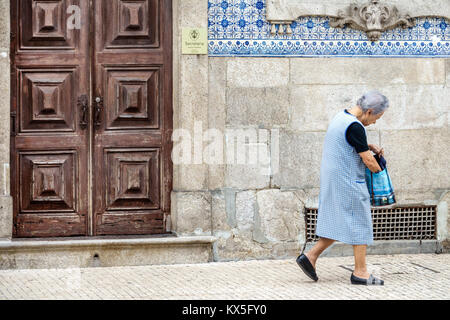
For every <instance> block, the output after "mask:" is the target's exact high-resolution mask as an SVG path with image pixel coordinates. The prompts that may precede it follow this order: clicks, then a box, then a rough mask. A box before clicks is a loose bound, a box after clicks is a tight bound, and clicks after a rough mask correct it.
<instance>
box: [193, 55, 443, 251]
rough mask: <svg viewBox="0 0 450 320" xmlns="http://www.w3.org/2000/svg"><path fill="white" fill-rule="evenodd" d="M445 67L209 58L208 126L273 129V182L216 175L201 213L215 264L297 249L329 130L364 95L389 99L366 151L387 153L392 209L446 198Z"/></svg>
mask: <svg viewBox="0 0 450 320" xmlns="http://www.w3.org/2000/svg"><path fill="white" fill-rule="evenodd" d="M449 63H450V59H424V58H420V59H411V58H409V59H396V58H383V59H367V58H351V59H349V58H312V59H311V58H242V57H227V58H220V57H214V58H210V59H209V91H210V92H211V93H212V95H211V96H210V98H211V99H209V112H210V114H211V113H212V114H213V115H214V116H213V117H212V118H211V117H210V121H211V122H210V125H214V126H216V127H219V129H221V130H223V129H224V128H249V127H256V128H264V129H267V130H269V129H272V128H278V129H279V130H280V140H279V161H280V163H279V170H278V172H277V173H276V174H273V175H270V176H264V175H258V174H255V172H254V171H252V170H240V171H239V172H237V173H236V172H235V168H234V167H233V166H231V167H230V166H227V165H225V167H224V168H221V169H218V168H215V169H214V176H215V179H213V182H214V183H213V184H211V185H210V188H211V199H210V200H211V209H210V208H209V207H208V212H209V211H211V214H212V220H213V225H212V233H213V235H215V236H217V237H218V239H219V240H218V242H217V247H216V252H215V253H216V258H217V259H247V258H254V257H274V256H284V255H292V254H294V253H295V251H296V250H298V249H299V247H300V246H301V245H302V244H303V242H304V232H305V230H304V216H303V214H304V212H303V210H304V207H305V206H308V207H317V205H318V192H319V173H320V160H321V153H322V143H323V139H324V136H325V132H326V129H327V125H328V122H329V121H330V120H331V118H332V117H333V116H334V114H336V113H337V112H339V111H340V110H342V109H343V108H351V107H353V106H354V105H355V104H356V101H357V99H358V98H359V97H360V96H361V95H362V94H363V93H364V92H365V91H367V90H370V89H378V90H380V91H381V92H382V93H384V94H385V95H386V96H387V97H388V98H389V99H390V101H391V106H390V108H389V110H388V111H387V112H386V113H385V115H384V116H383V118H382V119H381V120H379V121H378V122H377V124H376V125H373V126H370V127H368V128H367V129H368V139H369V143H374V144H378V145H381V146H383V147H384V148H385V153H386V159H387V161H388V163H389V169H390V174H391V178H392V180H393V183H394V187H395V191H396V195H397V198H398V202H399V203H401V204H406V203H423V202H426V201H429V200H434V201H439V200H440V199H441V201H442V198H443V197H445V196H447V197H448V193H447V191H448V190H449V189H450V173H449V172H448V170H446V168H447V167H448V161H447V160H446V158H445V157H443V156H442V153H441V152H442V151H443V150H446V149H449V148H450V135H449V120H450V115H449V111H450V99H448V97H449V96H450V92H449V90H450V82H449V74H450V69H449ZM274 70H277V72H273V71H274ZM210 171H212V170H210ZM219 172H220V173H219ZM218 176H220V179H217V177H218ZM203 194H204V192H203ZM208 199H209V198H208ZM191 203H193V202H191ZM196 203H197V202H196ZM208 204H209V203H208ZM202 205H205V206H207V204H206V202H205V203H202ZM198 210H201V208H200V207H198Z"/></svg>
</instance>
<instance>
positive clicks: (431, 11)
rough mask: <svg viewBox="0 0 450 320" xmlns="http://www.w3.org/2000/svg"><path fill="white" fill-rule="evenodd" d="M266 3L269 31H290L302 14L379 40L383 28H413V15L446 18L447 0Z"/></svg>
mask: <svg viewBox="0 0 450 320" xmlns="http://www.w3.org/2000/svg"><path fill="white" fill-rule="evenodd" d="M266 4H267V11H266V13H267V17H266V18H267V21H269V22H270V23H271V24H272V27H271V30H270V32H271V34H277V33H278V34H287V35H290V34H292V29H291V26H290V25H291V23H292V22H294V21H295V20H297V19H298V18H300V17H305V16H323V17H329V18H330V26H332V27H334V28H343V27H345V26H348V27H350V28H353V29H357V30H361V31H365V32H367V35H368V38H369V40H371V41H377V40H379V39H380V36H381V34H382V33H383V32H384V31H387V30H390V29H394V28H397V27H402V28H408V27H413V26H414V24H415V22H414V21H415V19H416V18H422V17H442V18H445V19H447V20H450V0H266ZM276 25H279V27H278V28H277V27H276Z"/></svg>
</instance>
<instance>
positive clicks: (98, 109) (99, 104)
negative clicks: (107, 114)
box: [94, 97, 103, 128]
mask: <svg viewBox="0 0 450 320" xmlns="http://www.w3.org/2000/svg"><path fill="white" fill-rule="evenodd" d="M102 109H103V97H97V98H95V116H94V125H95V127H96V128H99V127H100V125H101V124H102V119H101V113H102Z"/></svg>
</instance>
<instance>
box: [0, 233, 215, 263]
mask: <svg viewBox="0 0 450 320" xmlns="http://www.w3.org/2000/svg"><path fill="white" fill-rule="evenodd" d="M215 241H216V238H215V237H213V236H192V237H188V236H187V237H158V238H157V237H152V238H127V239H76V240H73V239H67V240H28V239H24V240H12V241H11V240H3V241H0V270H1V269H54V268H89V267H120V266H143V265H165V264H185V263H188V264H193V263H206V262H211V261H212V259H213V256H212V244H213V243H214V242H215Z"/></svg>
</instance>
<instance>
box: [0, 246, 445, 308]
mask: <svg viewBox="0 0 450 320" xmlns="http://www.w3.org/2000/svg"><path fill="white" fill-rule="evenodd" d="M368 267H369V271H372V273H373V274H374V275H376V276H380V277H381V278H382V279H384V280H385V286H384V287H366V286H354V285H351V284H350V279H349V278H350V274H351V270H352V268H353V258H352V257H340V258H326V257H323V258H321V259H320V260H319V261H318V265H317V273H318V276H319V281H318V282H317V283H315V282H312V281H311V280H309V278H307V277H306V276H305V275H304V274H303V273H302V271H301V269H300V268H299V267H298V266H297V264H296V263H295V259H289V260H265V261H245V262H244V261H243V262H226V263H209V264H197V265H168V266H147V267H116V268H90V269H55V270H3V271H0V299H180V300H181V299H224V300H226V299H251V300H253V299H270V300H279V299H450V255H449V254H441V255H433V254H422V255H395V256H393V255H386V256H368Z"/></svg>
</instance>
